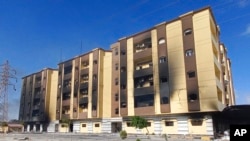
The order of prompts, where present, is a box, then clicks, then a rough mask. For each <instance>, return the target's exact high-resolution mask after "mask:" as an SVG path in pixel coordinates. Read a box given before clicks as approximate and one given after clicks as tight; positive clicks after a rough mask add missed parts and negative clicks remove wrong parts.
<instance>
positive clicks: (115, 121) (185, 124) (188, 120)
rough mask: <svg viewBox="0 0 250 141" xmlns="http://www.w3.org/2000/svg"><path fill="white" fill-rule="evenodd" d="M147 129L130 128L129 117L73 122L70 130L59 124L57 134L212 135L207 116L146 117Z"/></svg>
mask: <svg viewBox="0 0 250 141" xmlns="http://www.w3.org/2000/svg"><path fill="white" fill-rule="evenodd" d="M144 118H145V119H147V122H148V126H147V129H146V128H144V129H136V128H134V127H132V126H131V117H118V118H102V119H91V120H90V119H89V120H75V121H74V120H73V121H72V123H71V124H72V125H71V126H72V128H71V129H70V126H67V127H65V126H64V125H62V124H59V132H68V131H72V132H76V133H116V132H119V131H121V130H125V131H126V132H127V133H131V134H147V133H149V134H181V135H188V134H193V135H209V136H213V135H214V125H213V116H212V115H209V114H192V115H175V116H172V115H171V116H166V115H165V116H148V117H144Z"/></svg>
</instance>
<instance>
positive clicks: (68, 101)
mask: <svg viewBox="0 0 250 141" xmlns="http://www.w3.org/2000/svg"><path fill="white" fill-rule="evenodd" d="M69 105H70V99H67V100H63V101H62V106H69Z"/></svg>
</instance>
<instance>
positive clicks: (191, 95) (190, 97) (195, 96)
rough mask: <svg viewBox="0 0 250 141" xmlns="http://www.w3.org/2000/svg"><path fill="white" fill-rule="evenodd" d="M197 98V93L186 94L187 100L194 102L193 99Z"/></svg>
mask: <svg viewBox="0 0 250 141" xmlns="http://www.w3.org/2000/svg"><path fill="white" fill-rule="evenodd" d="M197 99H198V96H197V94H189V95H188V100H189V101H190V102H194V101H195V100H197Z"/></svg>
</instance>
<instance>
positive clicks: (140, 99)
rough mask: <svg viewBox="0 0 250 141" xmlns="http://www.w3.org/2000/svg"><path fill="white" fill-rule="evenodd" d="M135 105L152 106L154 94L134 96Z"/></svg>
mask: <svg viewBox="0 0 250 141" xmlns="http://www.w3.org/2000/svg"><path fill="white" fill-rule="evenodd" d="M134 106H135V107H147V106H154V94H149V95H142V96H135V105H134Z"/></svg>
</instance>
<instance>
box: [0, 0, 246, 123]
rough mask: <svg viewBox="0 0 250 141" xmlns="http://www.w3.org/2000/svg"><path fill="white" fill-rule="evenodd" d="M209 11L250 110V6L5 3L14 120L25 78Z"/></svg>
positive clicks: (92, 0)
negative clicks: (191, 13)
mask: <svg viewBox="0 0 250 141" xmlns="http://www.w3.org/2000/svg"><path fill="white" fill-rule="evenodd" d="M205 6H211V7H212V10H213V13H214V16H215V19H216V21H217V24H218V25H219V26H220V29H221V37H220V38H221V42H223V43H224V44H225V45H226V47H227V48H228V54H229V57H230V58H231V60H232V71H233V78H234V86H235V92H236V98H237V99H236V100H237V101H236V102H237V104H250V81H249V78H250V77H249V74H250V63H249V60H250V46H249V45H250V1H249V0H193V1H192V0H176V1H169V0H138V1H135V0H123V1H121V0H117V1H114V0H105V1H104V0H74V1H71V0H0V64H3V63H4V62H5V61H6V60H8V61H9V63H10V65H11V66H12V67H13V68H15V69H16V70H17V78H18V82H17V83H16V88H17V91H13V90H12V89H11V87H10V88H9V118H10V119H14V118H18V111H19V98H20V91H21V81H22V80H21V78H22V77H23V76H25V75H29V74H31V73H34V72H37V71H40V70H41V69H43V68H45V67H50V68H57V64H58V63H59V61H60V60H67V59H69V58H72V57H74V56H77V55H79V54H81V53H84V52H87V51H90V50H91V49H94V48H96V47H102V48H104V49H109V48H110V45H111V44H112V43H114V42H116V41H117V40H118V39H119V38H121V37H124V36H128V35H131V34H134V33H137V32H140V31H143V30H145V29H148V28H150V27H152V26H154V25H156V24H158V23H161V22H163V21H168V20H171V19H173V18H176V17H178V16H179V15H181V14H184V13H186V12H189V11H192V10H197V9H200V8H202V7H205ZM81 42H82V48H81ZM12 82H13V83H14V82H15V81H12Z"/></svg>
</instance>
